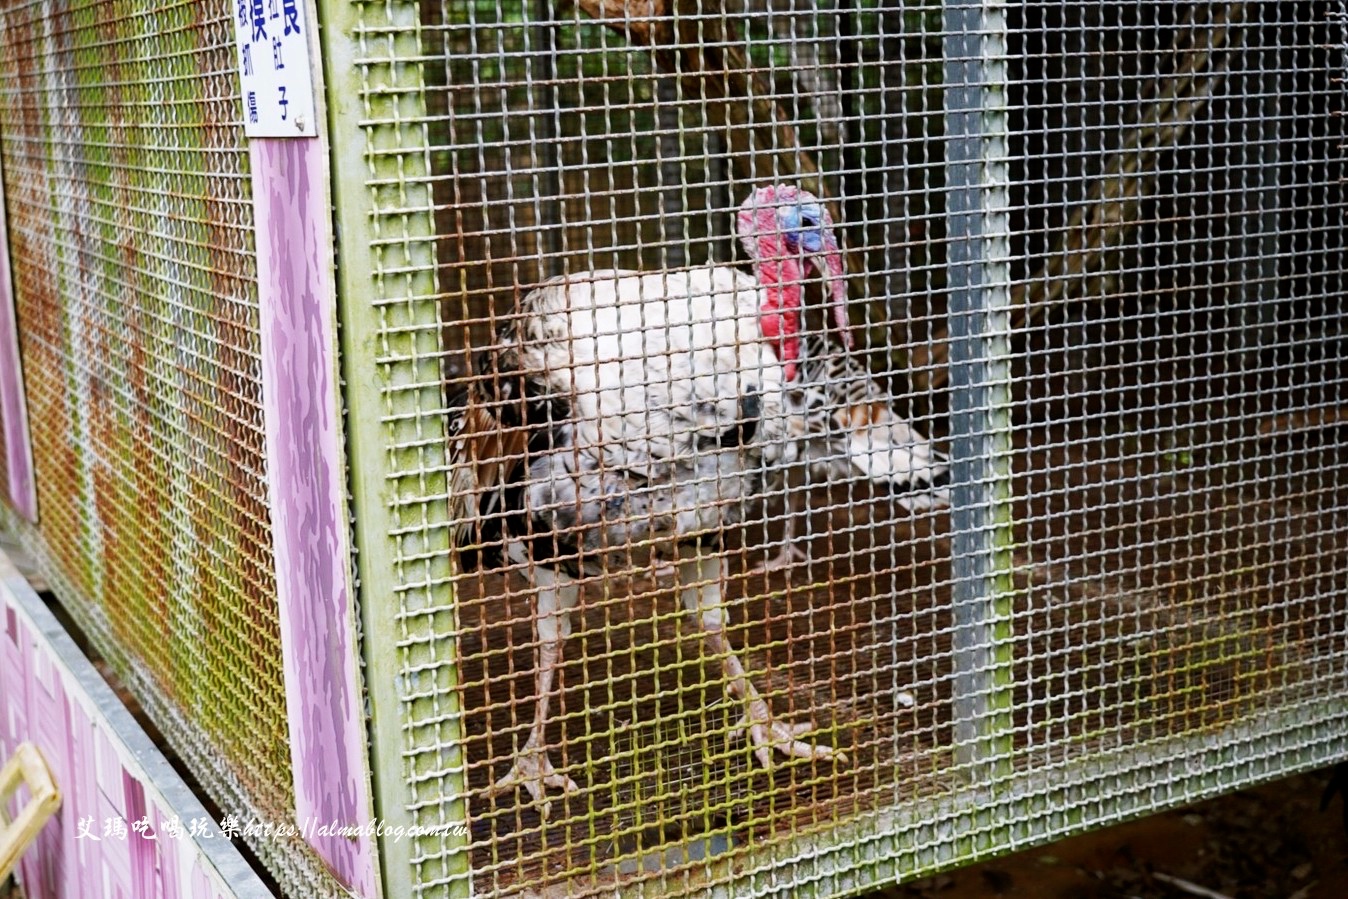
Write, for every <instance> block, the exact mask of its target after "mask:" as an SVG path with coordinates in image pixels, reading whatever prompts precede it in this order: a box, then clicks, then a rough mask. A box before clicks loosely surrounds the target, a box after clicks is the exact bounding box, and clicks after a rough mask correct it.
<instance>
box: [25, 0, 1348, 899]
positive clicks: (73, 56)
mask: <svg viewBox="0 0 1348 899" xmlns="http://www.w3.org/2000/svg"><path fill="white" fill-rule="evenodd" d="M123 7H125V9H123ZM133 7H134V9H133ZM99 9H100V7H99V6H98V5H96V4H90V5H84V4H79V3H73V2H67V3H44V4H36V3H34V4H9V5H6V7H5V8H4V10H3V11H2V12H0V114H2V115H3V124H0V163H2V164H3V175H4V185H5V190H6V194H5V195H6V198H7V204H8V205H7V211H8V213H9V221H10V239H11V249H12V252H13V254H14V257H15V258H16V260H17V261H16V264H15V269H16V288H15V294H16V297H17V302H18V315H19V322H20V334H21V338H22V340H21V344H22V351H23V361H24V365H25V372H26V377H27V393H28V401H29V404H30V410H31V413H30V414H31V416H32V419H33V427H34V460H35V465H36V468H37V475H38V478H37V481H38V484H39V508H40V510H41V517H40V519H39V523H38V524H37V525H32V524H28V523H25V522H24V521H23V520H21V518H20V517H19V516H17V515H15V514H13V513H9V517H10V521H9V527H10V529H11V530H12V531H14V532H15V533H17V534H18V535H19V536H20V537H21V538H22V539H23V542H24V543H25V545H26V546H27V547H28V548H29V549H30V550H32V551H33V552H34V553H35V554H36V555H37V557H38V558H39V559H40V560H41V561H42V563H43V566H44V571H45V572H46V573H47V574H48V576H49V577H50V579H51V580H52V582H53V585H54V587H55V589H56V592H57V593H58V594H59V595H60V597H61V599H62V601H63V603H64V604H65V605H66V606H67V607H68V608H69V609H70V610H71V612H72V614H73V615H74V617H75V619H76V620H77V621H78V622H79V624H80V625H81V626H83V627H84V628H85V629H86V630H87V631H88V632H89V634H90V636H91V638H92V640H93V642H94V644H95V646H96V647H97V648H98V649H99V651H100V652H102V653H103V654H104V655H106V656H107V657H108V659H109V661H110V662H111V664H112V665H113V667H114V668H115V669H116V670H117V673H118V674H120V675H121V676H122V677H123V678H124V679H126V680H127V681H128V682H129V684H130V686H131V688H132V690H133V692H134V693H135V694H136V697H137V698H138V699H139V700H140V701H141V702H142V703H143V704H144V705H145V707H146V710H147V712H148V714H149V716H150V718H151V719H152V720H153V721H154V723H155V724H156V725H157V726H158V727H159V728H160V729H162V730H163V732H164V735H165V738H166V739H167V741H168V743H169V744H170V745H171V746H172V747H173V748H174V749H175V750H176V751H177V752H178V753H179V754H180V755H181V756H182V757H183V760H184V761H185V762H186V763H187V766H188V767H189V768H190V769H191V770H192V772H193V773H194V774H195V775H196V776H197V777H198V778H199V779H200V780H201V783H202V786H203V788H204V789H205V791H206V792H207V793H209V794H210V796H211V797H212V798H213V799H214V800H215V801H216V802H218V803H219V804H220V806H221V807H222V809H224V810H227V811H240V812H247V813H250V814H255V815H257V816H259V817H271V818H280V817H284V816H285V815H287V814H293V812H294V808H295V797H294V796H293V795H291V794H290V792H288V791H289V790H290V784H291V771H292V764H293V763H292V759H291V757H290V754H289V752H288V749H287V743H286V732H285V727H286V714H285V702H286V693H285V684H284V682H283V678H282V668H281V659H280V656H281V649H280V645H279V639H280V638H279V637H278V636H277V628H278V625H277V614H276V610H275V600H274V594H275V591H276V585H275V582H274V560H273V559H272V557H271V552H272V548H271V537H270V535H269V533H268V526H267V521H268V519H267V517H266V516H267V507H266V503H267V484H266V474H265V462H266V459H265V458H264V456H265V453H264V451H263V442H262V433H261V429H262V420H261V415H262V412H261V407H260V400H259V389H260V388H259V386H258V384H259V379H260V377H261V375H260V374H259V370H258V369H259V364H260V363H259V361H258V355H259V352H260V351H259V349H258V339H259V338H258V335H257V329H258V324H257V318H256V314H257V313H256V308H257V301H256V296H255V293H254V292H253V287H252V283H253V279H254V278H255V277H256V272H255V269H256V260H255V258H254V255H253V253H254V248H253V246H252V243H251V241H252V236H251V221H250V213H251V206H250V203H251V198H250V196H249V195H248V190H249V182H248V180H247V177H246V174H247V173H246V166H247V164H248V159H249V157H248V155H247V151H246V148H247V144H246V139H245V138H244V136H243V134H242V132H241V130H240V128H239V125H240V124H241V122H242V120H243V116H244V112H243V110H242V108H241V106H240V103H239V100H238V97H237V84H236V81H235V80H234V79H235V75H234V72H233V68H232V67H233V65H234V61H233V57H232V55H231V54H232V52H233V48H232V46H231V45H230V40H231V39H232V38H231V37H230V35H229V33H228V30H229V28H231V27H232V26H231V24H230V17H231V16H232V15H235V14H236V13H237V8H236V6H235V4H231V3H223V2H220V3H216V2H211V3H196V2H183V3H179V4H175V5H170V6H168V7H162V6H160V5H154V8H153V10H152V9H151V8H150V5H146V4H139V5H138V4H121V5H118V10H119V12H118V14H117V15H114V16H109V15H108V14H107V13H106V12H101V11H99ZM316 18H317V21H318V23H319V24H320V26H321V40H320V41H319V42H318V49H319V50H320V51H321V53H320V55H321V59H322V63H321V66H322V71H321V73H320V74H321V76H322V77H321V79H320V80H321V81H322V82H323V83H324V94H323V103H324V104H325V105H326V137H325V140H326V146H327V151H328V153H329V154H330V160H331V169H332V172H331V182H332V183H331V193H332V205H333V219H334V223H335V235H336V241H335V244H336V275H337V303H338V321H339V324H340V348H341V372H342V375H343V383H342V387H341V400H342V403H343V407H344V412H345V416H344V427H345V441H346V443H345V451H346V462H347V465H348V472H347V473H348V476H349V484H348V487H349V491H350V508H351V512H352V516H351V533H352V537H353V542H354V546H355V552H354V553H353V554H352V555H353V558H352V560H351V564H352V566H353V567H354V570H355V572H356V574H357V576H358V578H357V580H358V583H359V591H358V600H359V613H360V655H361V658H360V662H361V666H362V667H361V675H362V679H363V685H364V690H365V697H364V698H365V701H366V708H367V709H368V713H369V720H368V737H369V759H370V769H371V771H372V773H373V803H374V811H375V813H376V815H377V816H378V817H379V818H380V819H381V820H382V821H384V822H385V823H386V824H388V825H391V826H404V827H407V826H416V827H421V828H426V829H427V830H428V831H434V832H433V833H431V834H430V835H422V836H419V837H416V838H414V839H398V840H394V839H391V838H385V839H381V840H380V841H379V843H378V846H377V849H378V852H377V856H378V865H379V870H380V876H381V877H382V881H383V889H384V894H385V895H388V896H417V897H422V896H425V897H429V896H444V895H468V894H475V895H532V894H540V895H592V894H599V893H610V892H612V891H614V890H618V891H620V892H621V893H622V894H623V895H663V896H672V895H703V894H710V895H720V896H750V895H769V894H774V895H775V894H790V895H796V894H800V895H820V896H824V895H840V894H844V893H848V892H855V891H860V890H863V889H866V888H870V887H873V886H876V885H880V884H884V883H888V882H892V881H894V880H895V879H898V878H902V879H911V878H914V877H918V876H921V875H923V874H927V873H931V872H934V871H937V870H940V869H941V868H944V867H950V866H953V865H956V864H962V863H967V862H970V861H972V860H975V859H978V858H983V857H987V856H990V855H993V854H997V853H1003V852H1007V851H1011V850H1013V849H1018V848H1023V847H1027V846H1030V845H1033V844H1037V843H1042V842H1045V841H1048V840H1050V839H1053V838H1056V837H1059V836H1063V835H1067V834H1071V833H1077V832H1080V831H1082V830H1085V829H1088V828H1092V827H1098V826H1102V825H1105V824H1109V823H1112V822H1117V821H1120V820H1124V819H1127V818H1130V817H1135V816H1139V815H1143V814H1147V813H1150V812H1154V811H1157V810H1160V809H1163V808H1168V807H1171V806H1175V805H1178V804H1181V803H1186V802H1191V801H1194V800H1197V799H1200V798H1203V797H1207V796H1211V795H1215V794H1218V793H1221V792H1225V791H1230V790H1233V789H1236V788H1238V787H1242V786H1245V785H1249V784H1252V783H1256V782H1259V781H1264V780H1269V779H1273V778H1276V777H1281V776H1284V775H1287V774H1290V773H1293V772H1296V771H1299V770H1303V769H1306V768H1310V767H1314V766H1318V765H1323V764H1326V763H1328V762H1331V761H1336V760H1340V759H1342V758H1344V757H1345V755H1348V702H1345V699H1344V697H1345V695H1348V694H1345V690H1348V636H1346V634H1348V598H1346V596H1348V593H1346V592H1345V591H1346V590H1348V516H1345V502H1348V468H1346V467H1345V459H1344V447H1343V435H1344V433H1345V431H1344V425H1345V422H1348V405H1345V404H1346V403H1348V398H1346V397H1345V396H1344V393H1345V386H1346V385H1348V369H1345V363H1344V361H1343V360H1344V359H1345V358H1346V357H1345V352H1344V347H1345V344H1344V338H1345V333H1344V328H1345V325H1344V324H1343V322H1344V320H1345V319H1344V314H1343V313H1344V298H1345V287H1346V286H1348V277H1346V275H1348V266H1346V265H1345V249H1346V247H1345V243H1346V242H1348V238H1345V228H1344V214H1345V210H1346V209H1348V203H1346V202H1345V200H1346V198H1345V183H1346V182H1345V177H1346V176H1348V171H1346V170H1345V169H1346V167H1345V157H1346V155H1348V128H1346V127H1345V116H1344V112H1345V107H1346V106H1348V103H1346V102H1345V101H1346V100H1348V89H1346V88H1345V78H1348V36H1346V32H1345V29H1346V28H1348V22H1345V19H1344V10H1343V8H1342V4H1340V3H1337V2H1309V3H1286V2H1223V3H1204V4H1199V3H1187V2H1177V0H1176V2H1172V0H1166V2H1153V0H1144V2H1135V3H1131V4H1113V3H1101V2H1093V0H1066V2H1055V3H1038V2H1024V3H1019V4H1003V3H996V2H981V3H973V2H965V0H946V2H944V3H932V4H926V5H924V4H922V3H920V2H907V0H900V2H892V0H571V2H565V3H560V2H550V0H438V2H437V0H423V2H415V3H414V2H404V0H382V2H347V0H319V2H318V3H317V10H316ZM746 216H747V218H746ZM746 222H747V224H746ZM746 229H747V230H746ZM755 229H757V230H755ZM773 241H777V243H773ZM834 243H836V247H837V255H836V257H832V258H835V259H836V261H837V267H836V268H834V267H831V266H832V265H833V263H832V262H830V258H831V257H830V254H831V252H832V251H831V248H832V246H833V244H834ZM769 247H775V248H776V249H774V250H772V251H771V252H768V250H767V249H765V248H769ZM811 264H814V265H815V266H816V269H811V268H810V265H811ZM713 267H714V268H715V271H712V270H711V269H712V268H713ZM625 272H627V273H633V272H641V273H646V274H647V275H648V277H647V279H646V280H644V281H640V282H639V281H637V280H636V278H635V276H634V275H630V274H624V273H625ZM751 273H752V274H751ZM792 273H794V274H792ZM750 277H752V278H754V279H756V280H755V281H753V282H752V283H751V282H749V281H747V280H746V279H748V278H750ZM549 279H552V280H549ZM699 279H703V280H699ZM698 284H713V285H716V286H715V288H714V289H709V288H707V289H701V290H700V292H699V289H697V288H695V287H691V286H690V285H698ZM540 285H544V286H545V289H544V292H543V293H539V292H538V290H539V286H540ZM793 291H794V292H795V293H793ZM797 294H798V299H799V303H800V305H799V308H800V318H799V322H798V324H799V332H798V333H795V334H793V333H792V331H791V329H792V328H794V327H795V325H788V324H777V322H779V321H786V322H792V321H794V319H793V318H792V315H793V314H794V313H791V312H790V310H791V309H792V308H794V307H792V306H791V302H792V301H791V300H789V299H788V297H790V296H796V295H797ZM768 296H771V297H773V298H774V299H773V300H772V301H771V302H772V303H778V302H779V301H780V302H781V303H782V304H784V305H782V306H773V307H772V309H771V310H770V314H769V313H765V312H763V308H766V307H763V308H760V307H761V306H762V304H763V303H764V302H767V301H765V300H764V299H763V298H764V297H768ZM736 297H739V299H736ZM840 298H845V306H843V308H844V309H845V319H846V323H848V324H849V325H850V328H849V329H847V330H845V329H844V328H843V327H842V324H843V323H842V322H840V321H839V319H838V317H836V316H834V314H833V312H831V311H830V302H831V301H832V302H840V301H841V300H840ZM554 301H555V302H556V303H557V304H558V305H555V306H549V305H548V304H549V303H552V302H554ZM751 307H752V308H751ZM783 309H785V310H786V311H785V312H782V310H783ZM549 310H551V311H549ZM559 310H560V311H559ZM615 310H616V311H615ZM624 310H625V311H624ZM779 313H781V315H782V317H781V318H780V319H779V318H777V317H776V316H778V315H779ZM743 328H747V329H748V330H747V331H743V332H742V331H741V330H738V329H743ZM775 328H780V329H785V330H773V329H775ZM718 329H719V330H718ZM727 329H728V330H727ZM848 331H850V334H851V338H850V345H849V342H848V338H847V337H846V336H845V335H846V333H848ZM713 333H715V334H724V333H733V334H734V335H736V337H737V339H739V336H740V335H741V333H744V334H748V335H750V336H749V337H748V338H743V339H740V340H739V343H737V344H736V349H735V350H734V353H733V354H732V355H731V356H730V357H725V356H720V355H718V356H716V357H715V359H714V360H713V359H712V356H711V355H708V354H702V355H698V353H697V350H698V349H699V344H698V341H702V342H703V343H704V344H706V343H707V342H708V341H711V340H712V338H709V337H707V336H706V335H708V334H713ZM783 335H785V336H783ZM792 340H797V343H796V344H793V343H792ZM713 342H714V341H713ZM797 344H798V345H797ZM702 348H703V349H705V348H706V347H705V346H703V347H702ZM791 353H796V354H797V355H798V357H799V358H798V364H794V367H793V366H792V365H785V364H782V363H784V362H786V361H787V357H788V356H789V355H790V354H791ZM587 354H588V355H587ZM725 358H731V359H732V361H731V362H729V363H727V362H725V361H724V359H725ZM709 360H711V361H709ZM717 366H720V367H719V368H718V367H717ZM708 385H710V386H708ZM680 391H683V392H682V393H681V392H680ZM698 391H704V392H703V393H698ZM688 396H692V397H693V400H689V399H687V397H688ZM698 399H700V400H701V401H703V405H697V403H696V402H694V400H698ZM680 416H683V417H682V418H680ZM671 421H672V422H682V423H681V424H677V423H676V424H670V422H671ZM690 421H691V422H692V423H691V424H690V423H689V422H690ZM708 422H710V423H708ZM662 429H664V430H662ZM681 429H682V430H681ZM699 429H700V430H699ZM594 434H598V435H600V436H599V437H598V438H595V439H591V437H590V436H586V435H594ZM666 442H667V443H668V445H669V446H673V447H675V449H674V450H672V451H670V450H667V449H664V448H663V447H665V446H666ZM559 472H561V474H559ZM559 485H560V486H559ZM594 485H599V486H594ZM498 488H499V489H498ZM568 490H571V491H572V493H566V491H568ZM587 491H588V492H587ZM563 494H566V495H565V496H563ZM587 516H590V517H588V518H587ZM694 519H696V523H695V524H687V525H685V524H681V523H680V522H684V521H692V520H694ZM717 566H719V567H717ZM694 571H696V572H697V575H696V577H694V576H693V575H692V572H694ZM550 608H560V609H563V610H564V609H571V610H570V611H569V612H565V611H562V612H554V613H549V612H548V609H550ZM689 609H692V610H693V612H694V614H689ZM722 625H724V627H723V631H722V630H719V628H721V626H722ZM558 634H560V639H558V638H557V637H558ZM737 671H738V673H737ZM754 697H757V699H755V698H754ZM758 700H761V702H758ZM755 727H757V728H758V730H759V734H758V736H755ZM764 733H766V734H769V735H770V738H765V737H763V736H762V734H764ZM784 734H786V735H787V736H783V735H784ZM756 740H757V741H758V742H755V741H756ZM796 741H799V742H796ZM765 761H766V762H767V764H764V762H765ZM531 772H532V773H531ZM545 774H546V777H545V776H544V775H545ZM251 848H252V849H253V851H254V852H256V854H257V855H258V856H259V857H260V858H261V860H262V862H263V863H264V865H265V866H266V867H267V868H268V869H269V870H270V871H272V872H273V873H274V874H275V875H276V877H277V878H278V880H279V882H280V884H281V886H282V887H283V889H284V890H286V891H287V892H289V893H291V894H293V895H310V894H312V890H313V889H314V888H315V887H314V884H320V883H322V884H326V883H328V882H329V881H327V880H326V879H325V874H324V873H323V872H322V871H321V870H320V869H321V867H322V864H321V862H319V861H318V860H317V859H316V858H315V857H314V855H313V854H312V852H311V851H310V850H309V848H308V847H306V846H305V845H304V844H303V842H302V841H296V842H293V843H289V844H287V843H277V842H274V841H262V840H258V841H255V842H254V843H252V844H251Z"/></svg>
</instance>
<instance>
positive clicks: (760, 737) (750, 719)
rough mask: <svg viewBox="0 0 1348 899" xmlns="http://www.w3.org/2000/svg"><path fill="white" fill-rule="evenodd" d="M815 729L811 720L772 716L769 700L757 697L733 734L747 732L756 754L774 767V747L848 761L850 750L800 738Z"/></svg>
mask: <svg viewBox="0 0 1348 899" xmlns="http://www.w3.org/2000/svg"><path fill="white" fill-rule="evenodd" d="M812 730H814V725H813V724H810V723H808V722H803V723H795V724H792V723H789V722H785V721H777V720H775V719H773V717H772V713H771V712H769V711H768V707H767V703H766V702H763V701H762V700H755V701H752V702H750V703H749V707H748V708H747V709H745V712H744V717H743V718H741V719H740V721H739V723H738V724H736V725H735V727H734V728H732V729H731V731H730V735H731V736H732V737H739V736H740V735H745V736H747V737H748V739H749V742H750V743H752V744H753V747H754V757H755V758H757V759H758V762H759V764H761V765H762V766H763V767H764V768H771V767H772V750H774V749H775V750H777V751H778V752H780V753H782V754H783V755H785V756H789V757H791V758H800V759H819V760H820V761H823V760H826V759H833V760H836V761H839V762H842V763H844V764H846V763H847V753H845V752H843V751H842V750H841V749H834V748H833V747H832V746H816V745H814V744H813V743H807V742H805V741H804V740H801V739H800V737H803V736H804V735H805V734H807V733H809V732H810V731H812Z"/></svg>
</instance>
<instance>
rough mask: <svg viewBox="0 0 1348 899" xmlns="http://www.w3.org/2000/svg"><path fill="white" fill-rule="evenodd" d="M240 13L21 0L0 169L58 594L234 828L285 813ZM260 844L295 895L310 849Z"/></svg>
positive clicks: (10, 7)
mask: <svg viewBox="0 0 1348 899" xmlns="http://www.w3.org/2000/svg"><path fill="white" fill-rule="evenodd" d="M231 12H232V6H231V4H229V3H226V2H218V3H200V2H175V3H119V4H111V5H110V4H105V3H92V2H62V3H45V2H44V3H7V4H5V5H4V8H3V9H0V161H2V162H3V174H4V178H5V197H6V201H7V210H6V211H7V213H8V223H9V239H10V242H11V243H10V250H11V258H12V259H13V261H14V265H13V269H14V280H15V284H14V288H15V294H16V302H17V307H18V318H19V321H20V326H21V338H22V354H23V361H24V372H25V378H26V389H27V397H28V409H29V414H30V417H31V422H32V434H33V455H34V460H35V463H36V467H37V468H36V470H37V481H38V490H39V508H40V523H39V524H38V526H36V527H29V526H27V525H26V524H24V523H22V522H18V521H13V520H11V521H10V526H11V527H13V528H14V529H15V530H17V531H18V533H19V535H20V536H21V538H22V540H23V542H24V544H25V545H26V547H27V548H28V549H29V550H30V551H31V552H32V553H33V554H34V556H35V557H36V558H37V559H38V560H39V561H40V562H41V564H42V567H43V569H44V574H45V576H46V577H47V579H48V580H49V581H50V583H51V584H52V585H53V588H54V589H55V592H56V593H57V595H58V596H59V597H60V598H61V600H62V603H63V605H64V606H65V607H66V608H67V609H69V610H70V612H71V613H72V614H73V615H74V617H75V618H76V619H77V620H78V621H79V623H80V624H81V625H82V626H83V628H84V629H85V630H86V632H87V633H88V634H89V635H90V636H91V637H92V638H93V641H94V643H95V645H96V646H97V648H98V650H99V652H100V653H101V654H102V655H103V656H105V657H106V658H108V659H109V661H110V662H111V663H112V664H113V666H114V668H115V669H116V671H117V673H118V675H119V676H120V677H121V678H122V679H123V680H124V681H125V682H126V683H128V684H129V685H130V686H131V687H132V689H133V690H134V692H135V694H136V696H137V698H138V699H139V700H140V702H141V704H142V705H143V706H144V707H145V709H146V711H147V712H148V713H149V715H150V717H151V718H152V719H153V721H154V723H155V724H156V725H157V726H158V728H159V729H161V730H162V731H163V733H164V734H165V736H166V737H167V739H168V740H169V742H170V743H171V744H172V748H173V750H174V751H175V754H176V755H177V757H178V758H179V759H181V760H182V762H183V763H184V764H185V765H186V766H187V767H188V769H189V770H190V771H191V773H192V775H193V776H194V777H195V778H196V779H198V780H199V782H200V783H201V784H202V785H203V787H204V788H205V790H206V792H207V793H209V795H210V797H211V799H212V800H214V802H215V803H217V804H218V806H219V807H220V808H221V809H223V810H224V812H226V813H229V814H232V815H234V816H236V819H237V820H239V821H241V822H248V821H255V822H258V823H267V822H271V823H280V822H285V821H288V820H291V819H292V818H293V816H294V799H293V796H292V788H291V773H290V754H289V748H288V744H287V734H286V715H285V694H284V688H283V683H282V673H281V648H280V641H279V636H278V630H277V610H276V603H275V599H274V597H275V584H274V576H273V566H274V561H273V558H272V554H271V539H270V534H269V524H268V515H267V509H266V505H265V503H266V481H265V466H264V460H263V423H262V410H261V401H260V395H259V391H260V363H259V349H258V340H259V337H258V323H257V297H256V287H255V284H256V278H257V273H256V265H255V258H254V253H253V237H252V202H251V197H250V187H249V181H248V162H247V160H248V156H247V146H246V144H245V143H244V138H243V131H242V127H241V122H242V112H241V108H240V103H239V100H238V97H237V93H238V81H237V74H236V72H235V70H234V52H235V51H234V44H233V32H232V25H231V22H230V15H231ZM252 849H253V850H254V851H255V852H256V853H257V855H258V856H259V857H260V858H262V859H263V860H264V862H265V863H266V864H267V865H268V867H269V868H270V869H271V870H272V872H273V873H274V874H275V876H276V877H277V879H278V880H279V881H280V882H281V883H282V884H283V885H284V886H286V887H287V888H288V889H289V890H291V891H292V892H293V893H294V894H296V895H313V894H314V891H315V890H316V889H318V886H317V885H318V884H322V883H323V882H324V879H323V878H324V877H325V875H324V874H323V873H322V872H321V868H320V867H319V864H318V862H317V861H315V860H314V859H313V857H312V855H311V854H310V853H309V852H308V850H307V847H305V846H304V845H303V843H302V842H301V841H299V840H298V839H296V840H292V841H289V842H287V841H285V840H281V839H256V840H254V841H253V845H252Z"/></svg>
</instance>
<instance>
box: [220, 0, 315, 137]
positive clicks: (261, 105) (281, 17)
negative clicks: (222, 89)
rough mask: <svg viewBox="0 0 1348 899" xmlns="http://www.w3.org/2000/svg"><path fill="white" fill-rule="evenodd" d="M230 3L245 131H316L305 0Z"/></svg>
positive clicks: (308, 134)
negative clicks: (235, 37)
mask: <svg viewBox="0 0 1348 899" xmlns="http://www.w3.org/2000/svg"><path fill="white" fill-rule="evenodd" d="M230 2H231V5H232V6H233V8H234V31H235V34H237V35H238V39H239V41H238V42H239V82H240V83H241V84H242V85H243V130H244V133H245V134H247V135H248V136H249V137H315V136H317V134H318V128H317V123H316V122H315V121H314V80H313V77H314V76H313V68H312V66H311V61H310V59H309V17H308V15H307V14H306V12H307V11H306V10H305V0H230Z"/></svg>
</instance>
